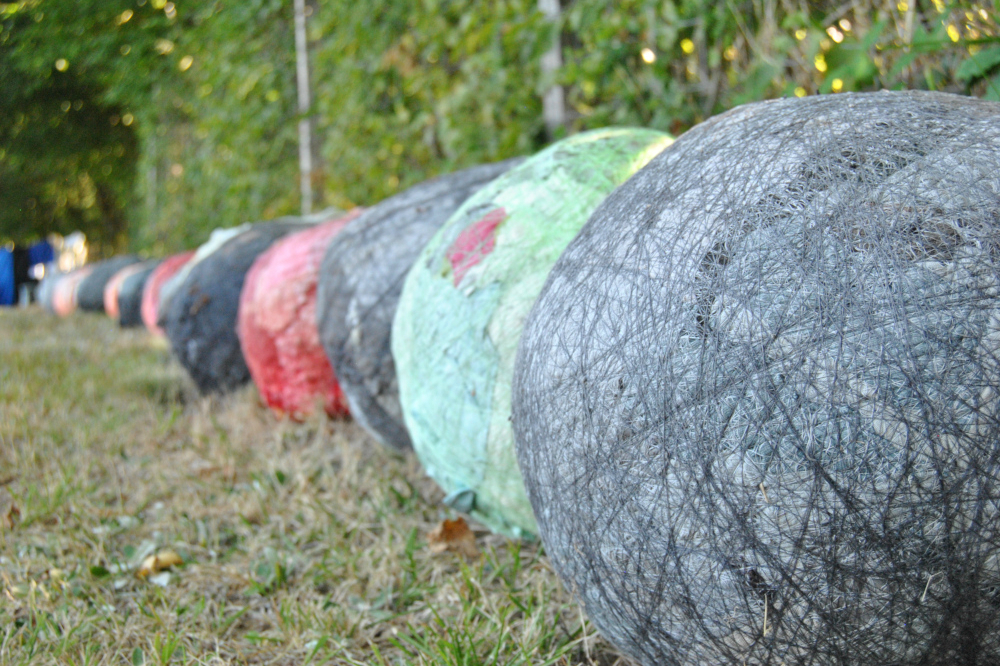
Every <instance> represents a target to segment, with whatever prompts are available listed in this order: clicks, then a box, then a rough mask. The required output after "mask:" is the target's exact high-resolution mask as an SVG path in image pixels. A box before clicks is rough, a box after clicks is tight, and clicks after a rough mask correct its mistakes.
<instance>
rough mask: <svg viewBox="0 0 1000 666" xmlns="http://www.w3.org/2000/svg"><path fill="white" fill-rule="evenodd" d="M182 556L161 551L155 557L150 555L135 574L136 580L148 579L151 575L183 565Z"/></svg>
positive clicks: (169, 551)
mask: <svg viewBox="0 0 1000 666" xmlns="http://www.w3.org/2000/svg"><path fill="white" fill-rule="evenodd" d="M183 563H184V560H182V559H181V556H180V555H178V554H177V553H175V552H174V551H172V550H161V551H160V552H158V553H157V554H155V555H150V556H149V557H147V558H146V559H144V560H143V561H142V564H141V565H139V570H138V571H136V572H135V575H136V578H146V577H147V576H149V575H151V574H156V573H159V572H161V571H163V570H164V569H169V568H170V567H173V566H177V565H178V564H183Z"/></svg>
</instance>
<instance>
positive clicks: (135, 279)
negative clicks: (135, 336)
mask: <svg viewBox="0 0 1000 666" xmlns="http://www.w3.org/2000/svg"><path fill="white" fill-rule="evenodd" d="M159 265H160V262H159V261H147V262H145V264H144V265H143V267H142V268H141V269H140V270H139V271H138V272H137V273H133V274H132V275H129V276H128V277H127V278H125V279H124V280H123V281H122V285H121V288H120V289H119V290H118V325H119V326H121V327H122V328H134V327H136V326H142V290H143V287H145V286H146V279H147V278H148V277H149V276H150V274H151V273H152V272H153V271H154V270H156V267H157V266H159Z"/></svg>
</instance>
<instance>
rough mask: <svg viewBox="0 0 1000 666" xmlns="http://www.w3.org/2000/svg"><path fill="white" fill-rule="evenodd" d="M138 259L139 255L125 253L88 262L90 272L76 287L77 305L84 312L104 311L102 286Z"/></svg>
mask: <svg viewBox="0 0 1000 666" xmlns="http://www.w3.org/2000/svg"><path fill="white" fill-rule="evenodd" d="M140 261H142V260H141V259H139V257H136V256H132V255H126V256H121V257H112V258H111V259H105V260H104V261H98V262H96V263H93V264H90V266H91V271H90V273H89V274H88V275H87V276H86V277H85V278H84V279H83V281H82V282H80V286H79V287H78V288H77V294H76V300H77V306H78V307H79V308H80V309H81V310H83V311H84V312H104V287H105V286H107V284H108V281H109V280H111V278H113V277H114V276H115V273H117V272H118V271H120V270H121V269H123V268H125V267H126V266H131V265H132V264H136V263H138V262H140Z"/></svg>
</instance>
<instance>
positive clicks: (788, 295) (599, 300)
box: [513, 92, 1000, 666]
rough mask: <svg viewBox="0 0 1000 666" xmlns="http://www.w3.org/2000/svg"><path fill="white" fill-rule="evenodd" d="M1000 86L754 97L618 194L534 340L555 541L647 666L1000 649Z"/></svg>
mask: <svg viewBox="0 0 1000 666" xmlns="http://www.w3.org/2000/svg"><path fill="white" fill-rule="evenodd" d="M998 399H1000V105H998V104H994V103H988V102H982V101H979V100H975V99H970V98H964V97H959V96H954V95H945V94H938V93H925V92H892V93H890V92H883V93H875V94H858V95H847V94H845V95H830V96H817V97H810V98H805V99H801V100H800V99H784V100H776V101H770V102H762V103H759V104H753V105H747V106H743V107H739V108H737V109H734V110H733V111H731V112H729V113H726V114H724V115H722V116H719V117H717V118H714V119H712V120H710V121H708V122H706V123H703V124H702V125H699V126H698V127H695V128H694V129H692V130H691V131H689V132H688V133H687V134H685V135H683V136H682V137H681V138H679V139H678V140H677V142H676V143H674V145H673V146H672V147H670V148H668V149H667V150H665V151H664V152H663V153H661V154H660V155H659V156H658V157H656V158H655V159H654V160H653V161H652V162H650V164H649V165H647V166H646V167H645V168H644V169H643V170H642V171H640V172H639V173H637V174H636V175H635V176H634V177H633V178H632V179H631V180H629V181H628V182H626V183H625V184H624V185H623V186H622V187H621V188H619V189H618V190H617V191H616V192H615V193H614V194H612V195H611V196H610V197H609V198H608V199H607V200H606V201H605V203H604V204H603V205H602V206H601V207H600V208H599V209H598V210H597V211H596V212H595V213H594V215H593V216H592V217H591V219H590V221H589V222H588V223H587V225H586V226H585V227H584V229H583V231H582V232H581V234H580V235H579V236H578V237H577V239H576V240H575V241H574V242H573V243H572V244H571V245H570V246H569V248H568V249H567V250H566V251H565V253H564V254H563V255H562V257H561V258H560V260H559V262H558V263H557V264H556V266H555V268H554V269H553V271H552V273H551V274H550V277H549V279H548V282H547V283H546V286H545V289H544V290H543V292H542V295H541V296H540V298H539V299H538V301H537V302H536V304H535V306H534V309H533V310H532V313H531V316H530V318H529V320H528V324H527V326H526V327H525V331H524V335H523V337H522V339H521V346H520V349H519V356H518V360H517V369H516V374H515V383H514V395H513V419H514V427H515V431H516V439H517V452H518V459H519V462H520V465H521V469H522V472H523V474H524V479H525V483H526V486H527V490H528V494H529V496H530V499H531V502H532V506H533V507H534V510H535V513H536V516H537V518H538V524H539V528H540V530H541V536H542V539H543V541H544V543H545V546H546V551H547V552H548V553H549V555H550V556H551V558H552V561H553V563H554V564H555V567H556V568H557V570H558V571H559V572H560V574H561V575H562V576H563V577H564V578H565V579H566V581H567V583H568V585H569V586H570V587H571V588H572V589H574V590H575V591H576V592H577V593H578V594H579V595H580V596H581V597H582V599H583V601H584V602H585V604H586V608H587V611H588V613H589V615H590V616H591V618H592V619H593V621H594V623H595V624H596V625H597V627H598V628H599V629H600V631H601V632H602V633H603V634H604V635H605V636H606V637H607V638H608V639H610V640H611V641H612V642H613V643H615V644H616V645H617V646H618V647H619V648H621V649H622V650H623V651H625V652H626V653H628V654H630V655H632V656H633V657H635V658H636V659H638V660H639V661H641V662H642V663H644V664H667V665H670V664H674V665H680V664H684V665H685V666H693V665H701V664H704V665H706V666H707V665H709V664H711V665H713V666H716V665H720V664H734V665H735V664H740V665H742V664H774V665H778V664H797V665H798V664H814V665H817V666H819V665H823V666H830V665H835V664H842V665H845V666H847V665H851V666H857V665H859V664H941V665H944V664H977V665H986V664H996V663H1000V596H998V594H1000V418H998V417H1000V400H998Z"/></svg>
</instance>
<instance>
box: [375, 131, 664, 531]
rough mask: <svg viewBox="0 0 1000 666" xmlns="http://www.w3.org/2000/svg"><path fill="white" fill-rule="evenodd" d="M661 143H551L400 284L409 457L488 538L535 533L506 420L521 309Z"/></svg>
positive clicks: (650, 138) (596, 138) (639, 135)
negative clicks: (604, 203)
mask: <svg viewBox="0 0 1000 666" xmlns="http://www.w3.org/2000/svg"><path fill="white" fill-rule="evenodd" d="M669 142H670V137H669V136H667V135H666V134H662V133H660V132H655V131H652V130H640V129H607V130H596V131H592V132H586V133H582V134H578V135H575V136H573V137H570V138H568V139H564V140H562V141H559V142H558V143H556V144H554V145H552V146H551V147H549V148H547V149H546V150H543V151H542V152H540V153H538V154H537V155H535V156H533V157H531V158H529V159H527V160H525V161H524V162H523V163H522V164H520V165H519V166H516V167H514V168H513V169H511V170H510V171H508V172H507V173H505V174H503V175H502V176H499V177H498V178H497V179H496V180H494V181H492V182H491V183H489V184H488V185H486V186H484V187H483V188H482V189H480V190H479V191H478V192H476V193H475V194H474V195H472V196H471V197H469V198H468V199H467V200H466V201H465V203H463V204H462V206H461V207H460V208H459V209H458V211H457V212H456V213H455V214H454V215H452V217H451V218H450V219H449V220H448V221H447V222H446V223H445V224H444V226H442V227H441V229H440V230H439V231H438V232H437V233H436V234H435V235H434V237H433V238H432V239H431V241H430V242H429V243H428V244H427V246H426V247H425V248H424V250H423V251H422V252H421V254H420V256H419V258H418V259H417V260H416V262H414V264H413V268H412V269H411V270H410V272H409V274H408V275H407V277H406V282H405V283H404V285H403V291H402V295H401V297H400V301H399V307H398V309H397V311H396V317H395V321H394V323H393V331H392V354H393V358H394V359H395V362H396V371H397V373H398V376H399V389H400V398H401V403H402V407H403V415H404V418H405V419H406V426H407V429H408V430H409V433H410V436H411V437H412V440H413V448H414V451H416V453H417V456H418V457H419V458H420V461H421V463H422V464H423V465H424V467H425V469H426V470H427V473H428V474H429V475H430V476H431V477H433V478H434V479H435V480H436V481H437V482H438V483H439V484H440V485H441V487H442V488H443V489H444V490H445V492H446V493H447V496H446V498H445V502H446V503H447V504H448V505H450V506H452V507H453V508H455V509H457V510H460V511H464V512H468V513H470V514H471V515H473V516H474V517H476V518H477V519H479V520H481V521H482V522H483V523H485V524H486V525H488V526H489V527H490V528H492V529H494V530H495V531H498V532H502V533H505V534H509V535H511V536H515V537H518V536H524V535H527V534H533V533H535V531H536V527H535V521H534V518H533V516H532V512H531V507H530V505H529V504H528V500H527V497H526V496H525V493H524V486H523V483H522V480H521V475H520V472H519V471H518V469H517V463H516V460H515V458H514V444H513V435H512V432H511V426H510V421H509V418H510V379H511V373H512V372H513V368H514V353H515V350H516V348H517V341H518V339H519V338H520V334H521V327H522V325H523V323H524V319H525V317H526V316H527V314H528V310H529V309H530V308H531V305H532V303H533V302H534V300H535V297H536V296H537V295H538V292H539V290H540V289H541V287H542V284H543V283H544V281H545V276H546V275H547V274H548V271H549V269H550V268H551V267H552V265H553V263H554V262H555V260H556V259H557V258H558V257H559V254H560V253H561V252H562V250H563V248H565V247H566V244H567V243H569V241H570V240H571V239H572V238H573V237H574V236H575V235H576V233H577V232H578V231H579V230H580V227H582V226H583V224H584V222H585V221H586V220H587V217H588V216H589V215H590V214H591V212H593V210H594V209H595V208H596V207H597V206H598V204H600V202H601V201H602V200H603V199H604V198H605V197H606V196H607V195H608V194H610V193H611V191H612V190H614V188H615V187H617V186H618V185H619V184H621V183H622V182H624V181H625V180H626V179H627V178H628V177H629V176H630V175H632V174H633V173H634V172H635V171H636V170H637V169H639V168H640V167H642V166H643V165H644V164H646V162H648V161H649V160H650V159H651V158H652V157H653V156H654V155H656V154H657V153H658V152H659V151H660V150H662V149H663V148H664V147H665V146H667V145H668V144H669Z"/></svg>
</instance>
